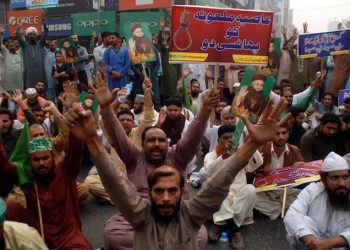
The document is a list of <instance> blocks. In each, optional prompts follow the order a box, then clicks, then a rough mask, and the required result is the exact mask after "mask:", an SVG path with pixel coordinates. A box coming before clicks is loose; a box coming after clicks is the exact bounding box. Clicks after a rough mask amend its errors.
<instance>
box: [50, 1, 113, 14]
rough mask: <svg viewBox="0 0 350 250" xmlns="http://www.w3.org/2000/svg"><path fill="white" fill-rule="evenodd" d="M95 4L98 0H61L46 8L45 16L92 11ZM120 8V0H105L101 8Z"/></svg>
mask: <svg viewBox="0 0 350 250" xmlns="http://www.w3.org/2000/svg"><path fill="white" fill-rule="evenodd" d="M101 3H102V1H101ZM95 4H96V0H79V1H77V0H59V1H58V6H57V7H54V8H48V9H45V11H46V15H45V16H46V17H47V16H48V17H53V16H57V15H62V13H64V14H65V15H67V14H74V13H83V12H92V11H94V5H95ZM118 8H119V0H104V5H103V4H101V10H103V11H108V10H118Z"/></svg>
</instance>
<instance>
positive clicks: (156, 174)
mask: <svg viewBox="0 0 350 250" xmlns="http://www.w3.org/2000/svg"><path fill="white" fill-rule="evenodd" d="M174 169H175V168H174ZM175 170H176V171H177V172H178V174H179V176H180V188H181V189H183V187H184V186H185V178H184V177H183V176H182V174H181V173H180V172H179V171H178V170H177V169H175ZM175 174H176V173H174V172H172V171H165V170H164V171H153V172H152V173H150V174H149V175H148V178H147V183H148V187H149V188H150V189H152V188H153V186H154V185H155V184H156V183H157V182H158V180H159V179H160V178H162V177H169V176H173V175H175Z"/></svg>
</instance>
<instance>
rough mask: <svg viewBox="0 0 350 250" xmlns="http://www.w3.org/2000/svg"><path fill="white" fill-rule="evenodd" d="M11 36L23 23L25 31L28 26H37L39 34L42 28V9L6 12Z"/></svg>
mask: <svg viewBox="0 0 350 250" xmlns="http://www.w3.org/2000/svg"><path fill="white" fill-rule="evenodd" d="M6 16H7V23H8V27H9V34H10V36H15V34H16V28H17V27H18V25H20V24H22V23H23V27H22V30H23V33H25V31H26V29H27V28H28V27H35V28H36V29H37V30H38V32H39V34H41V30H42V27H41V25H42V11H41V10H39V9H37V10H17V11H8V12H7V13H6Z"/></svg>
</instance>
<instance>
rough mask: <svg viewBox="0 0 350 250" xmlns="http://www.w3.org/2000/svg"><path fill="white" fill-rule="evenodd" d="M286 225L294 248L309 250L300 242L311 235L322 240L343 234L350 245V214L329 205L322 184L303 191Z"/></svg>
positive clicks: (292, 208)
mask: <svg viewBox="0 0 350 250" xmlns="http://www.w3.org/2000/svg"><path fill="white" fill-rule="evenodd" d="M284 225H285V227H286V230H287V233H288V239H289V240H290V243H291V249H306V248H305V245H304V244H303V243H301V242H300V241H299V239H300V238H301V237H303V236H306V235H310V234H313V235H315V236H316V237H318V238H330V237H334V236H338V235H341V236H343V237H344V238H345V239H346V240H347V242H348V245H350V213H349V211H341V210H336V209H334V208H333V207H332V206H331V205H330V204H329V202H328V194H327V191H326V190H325V187H324V185H323V183H322V182H318V183H311V184H310V185H308V186H307V187H306V188H305V189H304V190H303V191H302V192H300V194H299V195H298V198H297V199H296V200H295V201H294V202H293V204H292V205H291V206H290V208H289V210H288V212H287V214H286V217H285V218H284ZM336 249H346V248H336ZM347 249H348V248H347Z"/></svg>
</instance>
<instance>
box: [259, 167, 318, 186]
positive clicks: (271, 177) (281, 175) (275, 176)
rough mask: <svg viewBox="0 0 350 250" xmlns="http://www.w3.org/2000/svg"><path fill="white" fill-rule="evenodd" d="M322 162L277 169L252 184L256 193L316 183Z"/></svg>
mask: <svg viewBox="0 0 350 250" xmlns="http://www.w3.org/2000/svg"><path fill="white" fill-rule="evenodd" d="M322 162H323V161H322V160H318V161H311V162H306V163H302V164H300V165H299V166H291V167H285V168H277V169H274V170H271V171H269V172H267V173H266V174H265V175H264V176H261V177H255V180H254V183H253V184H254V186H255V187H256V189H257V190H258V191H267V190H273V189H276V188H281V187H286V186H290V187H293V186H298V185H300V184H303V183H308V182H313V181H318V180H319V179H320V176H319V171H320V170H321V166H322Z"/></svg>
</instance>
